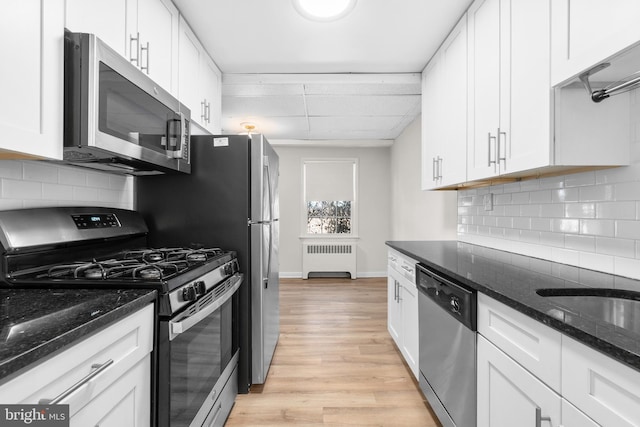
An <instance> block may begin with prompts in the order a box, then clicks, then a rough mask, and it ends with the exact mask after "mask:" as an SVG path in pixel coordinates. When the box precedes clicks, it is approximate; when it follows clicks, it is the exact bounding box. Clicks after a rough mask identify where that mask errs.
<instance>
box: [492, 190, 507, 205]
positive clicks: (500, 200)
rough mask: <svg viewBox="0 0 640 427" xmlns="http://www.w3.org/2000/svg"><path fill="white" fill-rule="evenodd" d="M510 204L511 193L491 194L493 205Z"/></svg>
mask: <svg viewBox="0 0 640 427" xmlns="http://www.w3.org/2000/svg"><path fill="white" fill-rule="evenodd" d="M510 204H511V193H506V194H495V195H494V196H493V205H494V206H495V205H510Z"/></svg>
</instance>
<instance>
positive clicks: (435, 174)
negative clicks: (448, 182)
mask: <svg viewBox="0 0 640 427" xmlns="http://www.w3.org/2000/svg"><path fill="white" fill-rule="evenodd" d="M431 166H432V170H433V172H432V174H431V176H432V178H433V181H436V180H437V179H438V172H437V170H438V160H436V158H435V157H434V158H433V161H432V162H431Z"/></svg>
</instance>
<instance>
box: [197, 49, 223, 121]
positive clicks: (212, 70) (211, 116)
mask: <svg viewBox="0 0 640 427" xmlns="http://www.w3.org/2000/svg"><path fill="white" fill-rule="evenodd" d="M201 59H202V61H201V68H200V76H201V77H202V78H201V81H200V83H201V87H202V93H203V95H204V97H205V101H204V102H205V118H204V127H205V129H207V130H208V131H209V132H211V133H213V134H219V133H220V132H221V131H222V125H221V123H220V122H221V120H222V73H221V72H220V69H219V68H218V67H217V66H216V64H215V63H214V62H213V60H211V58H209V56H208V55H204V54H203V55H202V58H201Z"/></svg>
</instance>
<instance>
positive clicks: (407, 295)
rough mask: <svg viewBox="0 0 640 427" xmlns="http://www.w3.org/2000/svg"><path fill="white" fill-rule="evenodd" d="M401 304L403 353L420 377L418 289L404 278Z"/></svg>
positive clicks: (414, 373)
mask: <svg viewBox="0 0 640 427" xmlns="http://www.w3.org/2000/svg"><path fill="white" fill-rule="evenodd" d="M400 305H401V306H402V308H401V311H402V312H401V316H402V326H401V327H402V354H403V355H404V358H405V360H406V362H407V364H408V365H409V367H410V368H411V371H412V372H413V375H414V376H415V377H416V378H418V372H419V366H418V361H419V360H420V358H419V357H418V347H419V345H418V340H419V338H420V335H419V333H418V324H419V323H418V289H417V287H416V285H415V284H413V283H410V282H409V281H408V280H406V279H403V280H402V286H401V293H400Z"/></svg>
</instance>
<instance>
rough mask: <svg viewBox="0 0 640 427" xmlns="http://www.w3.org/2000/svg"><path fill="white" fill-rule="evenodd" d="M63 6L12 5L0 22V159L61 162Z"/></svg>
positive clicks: (51, 0) (55, 2)
mask: <svg viewBox="0 0 640 427" xmlns="http://www.w3.org/2000/svg"><path fill="white" fill-rule="evenodd" d="M63 52H64V2H63V1H62V0H47V1H39V0H21V1H19V2H12V3H11V8H10V10H9V9H7V8H5V10H4V13H2V16H1V17H0V57H1V58H2V60H3V65H2V66H0V93H1V94H2V95H0V96H1V97H2V101H1V102H0V134H2V138H0V151H3V153H0V158H29V157H43V158H50V159H58V160H59V159H62V113H63V56H64V54H63Z"/></svg>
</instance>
